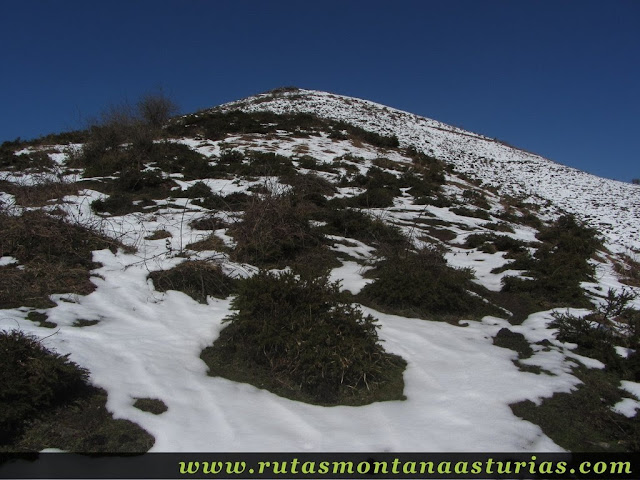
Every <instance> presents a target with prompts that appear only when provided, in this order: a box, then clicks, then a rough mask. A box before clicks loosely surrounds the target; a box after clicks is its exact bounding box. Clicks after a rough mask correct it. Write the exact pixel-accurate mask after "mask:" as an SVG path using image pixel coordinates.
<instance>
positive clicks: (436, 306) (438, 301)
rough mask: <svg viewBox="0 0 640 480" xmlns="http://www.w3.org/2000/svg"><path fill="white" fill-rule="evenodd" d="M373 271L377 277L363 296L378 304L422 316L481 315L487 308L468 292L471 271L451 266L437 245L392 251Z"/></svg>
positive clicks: (383, 307) (405, 313)
mask: <svg viewBox="0 0 640 480" xmlns="http://www.w3.org/2000/svg"><path fill="white" fill-rule="evenodd" d="M371 275H372V276H373V277H375V278H376V280H375V281H374V282H373V283H370V284H368V285H367V286H366V287H365V288H364V289H363V290H362V291H361V292H360V295H359V296H360V298H361V299H362V301H363V302H364V303H366V304H369V305H371V306H372V307H374V308H380V309H383V310H385V311H390V312H392V313H397V314H401V315H411V316H418V317H422V318H426V317H432V316H433V315H435V316H438V317H443V318H447V317H449V316H451V317H453V316H459V315H464V314H473V315H478V314H480V313H483V312H486V311H487V306H486V305H485V304H484V303H483V302H482V300H481V299H479V298H478V297H476V296H474V295H471V294H470V293H469V292H468V290H469V289H470V288H471V286H472V285H471V279H472V278H473V274H472V273H471V271H469V270H461V269H456V268H452V267H450V266H449V265H447V262H446V260H445V259H444V257H443V256H442V254H441V253H440V252H439V251H437V250H435V249H431V248H424V249H422V250H419V251H417V252H415V251H411V250H405V251H396V252H395V253H391V254H389V255H388V257H387V258H385V259H384V260H382V261H381V262H380V263H379V264H378V265H377V266H376V268H375V269H374V270H373V271H372V272H371Z"/></svg>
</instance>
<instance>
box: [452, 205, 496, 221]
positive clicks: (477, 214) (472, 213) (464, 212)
mask: <svg viewBox="0 0 640 480" xmlns="http://www.w3.org/2000/svg"><path fill="white" fill-rule="evenodd" d="M450 210H451V212H452V213H455V214H456V215H461V216H463V217H472V218H481V219H482V220H491V215H489V212H487V211H486V210H481V209H475V210H473V209H471V208H467V207H451V209H450Z"/></svg>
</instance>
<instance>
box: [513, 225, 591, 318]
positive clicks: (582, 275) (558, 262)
mask: <svg viewBox="0 0 640 480" xmlns="http://www.w3.org/2000/svg"><path fill="white" fill-rule="evenodd" d="M596 233H597V232H596V231H595V230H594V229H592V228H589V227H587V226H586V225H584V224H582V223H580V222H578V221H577V220H576V219H575V218H574V217H572V216H568V215H566V216H563V217H560V218H558V220H556V221H555V222H554V223H553V224H551V225H550V226H548V227H545V228H543V229H541V230H540V232H539V233H538V235H537V238H538V239H539V240H541V241H542V242H543V243H542V245H540V247H539V248H538V250H537V252H536V253H535V256H534V257H533V258H531V257H530V256H527V255H526V254H525V255H524V256H521V257H519V258H518V259H517V260H516V262H515V263H514V264H512V265H509V267H508V268H519V269H523V268H522V267H523V265H522V262H523V261H524V262H525V266H526V267H528V268H527V270H528V271H529V275H530V276H532V277H533V280H523V279H516V278H513V277H505V278H504V279H503V284H504V287H503V290H504V291H525V292H532V293H534V294H535V295H538V296H541V297H543V298H545V300H546V301H549V302H552V303H555V304H563V303H564V304H569V305H574V306H588V305H589V303H588V301H587V300H586V297H585V295H584V291H583V290H582V288H581V286H580V283H581V282H585V281H589V280H592V279H593V274H594V267H593V265H591V264H590V263H589V258H590V257H591V256H592V255H594V254H595V252H596V251H597V249H598V248H600V247H601V242H600V241H599V240H598V238H597V237H596Z"/></svg>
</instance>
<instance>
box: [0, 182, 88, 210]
mask: <svg viewBox="0 0 640 480" xmlns="http://www.w3.org/2000/svg"><path fill="white" fill-rule="evenodd" d="M0 190H1V191H3V192H6V193H9V194H11V195H13V196H14V197H15V200H16V203H17V204H18V205H22V206H23V207H42V206H44V205H47V204H50V203H51V201H52V200H57V201H58V202H61V201H62V198H63V197H65V196H67V195H77V194H78V190H79V188H78V185H77V184H74V183H69V182H65V181H62V180H52V179H47V180H43V181H41V182H38V183H34V184H32V185H20V184H17V183H12V182H7V181H5V180H0Z"/></svg>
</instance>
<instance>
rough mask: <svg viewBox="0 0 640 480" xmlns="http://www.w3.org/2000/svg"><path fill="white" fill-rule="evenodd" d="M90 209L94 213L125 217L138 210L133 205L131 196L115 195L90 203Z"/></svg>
mask: <svg viewBox="0 0 640 480" xmlns="http://www.w3.org/2000/svg"><path fill="white" fill-rule="evenodd" d="M91 209H92V210H93V211H94V212H96V213H109V214H111V215H126V214H128V213H131V212H135V211H136V210H137V209H138V208H137V207H136V206H135V205H134V204H133V197H132V196H131V195H127V194H124V193H115V194H113V195H110V196H108V197H107V198H104V199H97V200H94V201H93V202H91Z"/></svg>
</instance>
